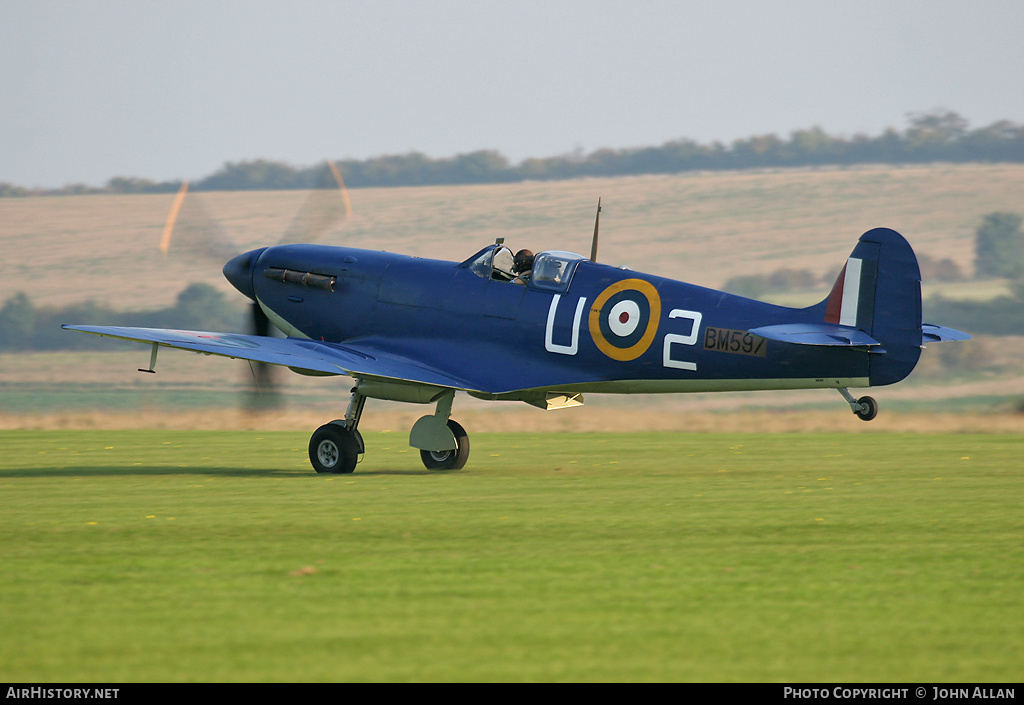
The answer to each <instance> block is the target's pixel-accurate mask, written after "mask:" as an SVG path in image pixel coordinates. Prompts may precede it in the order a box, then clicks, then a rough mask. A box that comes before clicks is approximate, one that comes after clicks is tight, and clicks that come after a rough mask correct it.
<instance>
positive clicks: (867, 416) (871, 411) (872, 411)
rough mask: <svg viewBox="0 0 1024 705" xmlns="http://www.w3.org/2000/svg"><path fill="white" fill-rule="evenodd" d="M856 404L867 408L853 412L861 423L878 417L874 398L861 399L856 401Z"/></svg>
mask: <svg viewBox="0 0 1024 705" xmlns="http://www.w3.org/2000/svg"><path fill="white" fill-rule="evenodd" d="M857 403H858V404H862V405H864V406H867V408H866V409H860V410H859V411H856V412H855V413H856V414H857V418H859V419H860V420H861V421H870V420H871V419H873V418H875V417H876V416H878V402H877V401H875V399H874V397H861V398H860V399H858V400H857Z"/></svg>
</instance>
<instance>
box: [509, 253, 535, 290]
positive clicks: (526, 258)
mask: <svg viewBox="0 0 1024 705" xmlns="http://www.w3.org/2000/svg"><path fill="white" fill-rule="evenodd" d="M512 273H513V274H515V275H516V278H515V279H513V280H512V281H513V282H515V283H516V284H526V283H527V282H528V281H530V275H531V274H532V273H533V253H532V252H530V251H529V250H519V252H517V253H516V257H515V261H514V262H513V264H512Z"/></svg>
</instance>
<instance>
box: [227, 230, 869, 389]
mask: <svg viewBox="0 0 1024 705" xmlns="http://www.w3.org/2000/svg"><path fill="white" fill-rule="evenodd" d="M481 253H486V250H484V251H481ZM554 254H555V255H556V259H557V257H558V256H561V257H562V260H564V261H563V263H562V265H563V270H571V271H567V272H565V271H563V273H567V274H568V276H567V277H565V278H564V279H563V280H561V281H557V282H554V281H553V280H551V279H548V280H544V279H543V278H542V277H539V276H538V272H535V275H534V278H533V279H531V280H530V281H529V283H527V284H525V285H524V284H521V283H514V282H511V281H502V280H498V279H494V278H491V277H490V276H485V275H484V274H485V272H482V271H481V270H480V268H479V267H474V261H477V260H479V259H480V256H479V255H478V256H477V257H476V258H470V259H469V260H466V261H465V262H462V263H457V262H447V261H439V260H431V259H421V258H416V257H409V256H406V255H398V254H392V253H387V252H378V251H371V250H361V249H354V248H346V247H326V246H315V245H287V246H278V247H272V248H266V249H264V250H260V251H254V252H253V253H247V255H243V256H242V257H249V258H250V259H249V260H248V261H247V262H248V265H249V266H248V269H249V272H248V273H247V276H249V275H251V278H250V279H248V281H243V282H239V281H236V279H238V277H239V275H238V273H236V274H234V275H233V276H232V275H229V279H232V282H233V283H234V284H235V285H236V287H237V288H239V289H240V290H241V291H243V293H246V294H247V295H251V296H253V297H254V298H255V299H256V300H257V301H258V302H259V304H260V305H261V306H262V307H263V309H264V310H265V311H266V313H267V314H268V316H269V317H270V319H271V320H272V321H273V322H274V323H275V324H276V325H277V326H278V327H280V328H281V329H282V330H283V331H284V332H285V333H286V334H287V335H289V336H294V337H308V338H311V339H314V340H323V341H326V342H334V343H342V344H345V343H353V344H354V343H358V346H359V349H360V350H367V351H371V353H370V354H372V351H373V350H374V349H375V348H379V349H381V350H387V351H389V352H392V353H398V354H403V355H406V356H408V357H409V358H411V359H415V360H417V361H420V362H421V363H422V364H423V365H424V366H425V367H429V368H433V369H443V370H448V371H450V372H451V373H453V374H455V375H456V376H458V377H459V378H460V379H464V380H465V381H466V387H467V388H470V389H475V390H477V391H479V392H482V393H486V394H491V395H494V397H495V398H500V397H501V395H503V394H510V393H514V392H516V391H517V390H524V389H558V390H559V391H562V392H567V393H572V392H583V391H593V392H609V393H636V392H699V391H723V390H752V389H799V388H821V387H847V386H853V387H864V386H870V363H871V357H872V354H871V353H869V352H867V351H866V350H864V349H857V348H841V349H823V348H820V347H815V346H807V345H794V344H787V343H782V342H778V341H774V340H767V339H765V338H761V337H758V336H756V335H753V334H751V333H749V332H747V331H748V329H749V328H752V327H757V326H764V325H772V324H775V323H799V322H803V321H806V322H816V321H819V320H821V318H822V316H823V312H824V302H822V304H819V305H818V306H813V307H810V308H806V309H792V308H787V307H781V306H775V305H772V304H767V303H764V302H759V301H754V300H751V299H747V298H744V297H739V296H734V295H731V294H727V293H724V292H720V291H715V290H712V289H707V288H703V287H699V286H695V285H692V284H687V283H684V282H679V281H674V280H671V279H666V278H663V277H657V276H652V275H648V274H642V273H639V272H633V271H630V270H627V269H620V268H616V267H612V266H609V265H604V264H598V263H593V262H590V261H588V260H585V259H582V258H579V257H578V256H572V255H569V256H565V255H567V253H554ZM542 256H543V255H538V261H541V258H542ZM572 257H576V259H572ZM236 269H238V267H236ZM225 273H226V274H228V268H227V267H226V268H225ZM249 282H251V286H250V285H249Z"/></svg>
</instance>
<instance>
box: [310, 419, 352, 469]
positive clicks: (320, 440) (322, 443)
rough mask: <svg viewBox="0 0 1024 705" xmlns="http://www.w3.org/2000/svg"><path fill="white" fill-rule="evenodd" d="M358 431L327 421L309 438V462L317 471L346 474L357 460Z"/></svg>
mask: <svg viewBox="0 0 1024 705" xmlns="http://www.w3.org/2000/svg"><path fill="white" fill-rule="evenodd" d="M357 433H358V431H349V430H348V429H346V428H345V427H344V426H339V425H338V424H333V423H329V424H326V425H324V426H321V427H320V428H318V429H317V430H316V431H314V432H313V436H312V437H311V438H310V439H309V462H310V463H312V464H313V469H314V470H316V471H317V472H318V473H331V474H341V475H347V474H348V473H350V472H352V471H353V470H355V469H356V463H357V462H358V461H359V448H360V443H359V439H358V438H357V437H356V434H357Z"/></svg>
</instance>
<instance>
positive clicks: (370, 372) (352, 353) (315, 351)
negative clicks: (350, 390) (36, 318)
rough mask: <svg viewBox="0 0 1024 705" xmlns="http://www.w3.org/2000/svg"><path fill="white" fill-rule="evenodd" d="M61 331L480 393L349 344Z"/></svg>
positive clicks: (150, 331)
mask: <svg viewBox="0 0 1024 705" xmlns="http://www.w3.org/2000/svg"><path fill="white" fill-rule="evenodd" d="M61 328H63V329H65V330H73V331H80V332H82V333H91V334H93V335H100V336H104V337H108V338H119V339H121V340H132V341H136V342H139V343H148V344H150V345H158V346H163V347H168V348H177V349H179V350H189V351H191V352H195V353H202V354H204V355H219V356H221V357H229V358H232V359H241V360H252V361H254V362H265V363H268V364H271V365H282V366H284V367H288V368H291V369H292V370H294V371H296V372H299V373H304V374H314V375H348V376H350V377H374V378H380V379H385V380H392V381H395V382H404V383H412V384H426V385H431V386H435V387H448V388H452V389H457V390H460V391H487V390H479V389H476V388H475V387H474V386H472V385H471V384H469V383H468V382H466V381H465V380H463V379H459V378H457V377H453V376H452V375H450V374H446V373H444V372H440V371H438V370H435V369H432V368H430V367H427V366H425V365H423V364H421V363H419V362H416V361H414V360H410V359H409V358H406V357H404V356H401V355H395V354H393V353H388V352H385V351H380V350H370V349H366V348H359V347H357V346H352V345H339V344H337V343H325V342H321V341H317V340H306V339H302V338H270V337H265V336H256V335H242V334H238V333H216V332H209V331H195V330H171V329H164V328H128V327H122V326H70V325H64V326H61Z"/></svg>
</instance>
